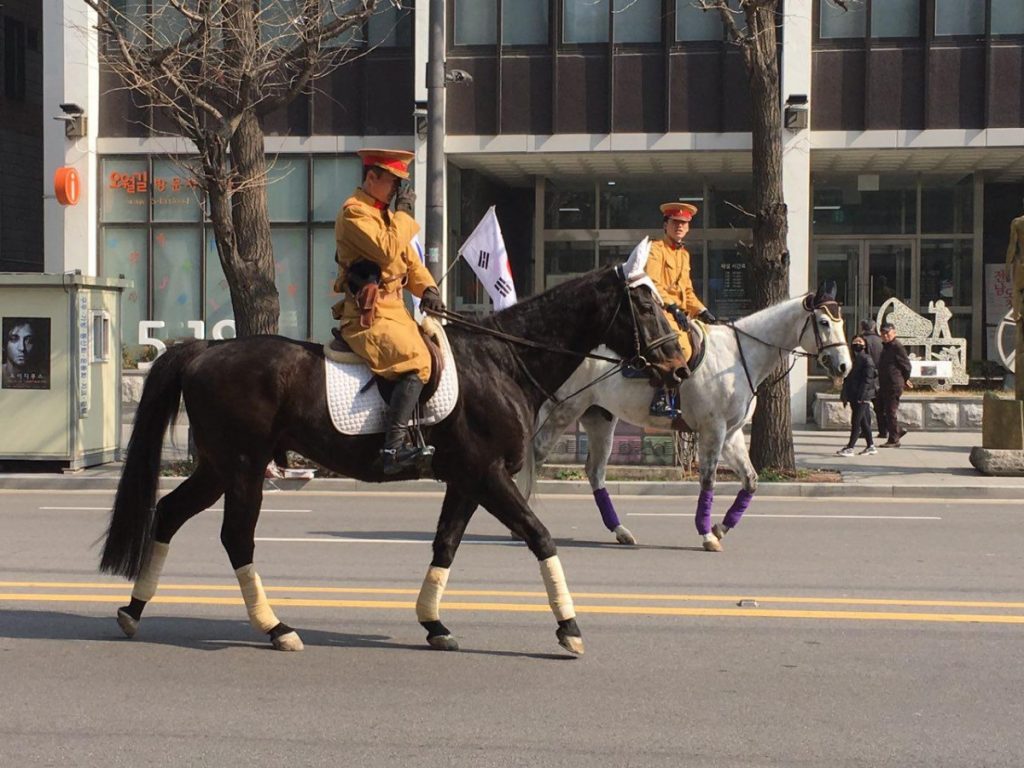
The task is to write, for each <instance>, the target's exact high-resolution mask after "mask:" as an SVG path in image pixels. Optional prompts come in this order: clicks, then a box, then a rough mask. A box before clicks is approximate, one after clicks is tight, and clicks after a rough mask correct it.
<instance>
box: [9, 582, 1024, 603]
mask: <svg viewBox="0 0 1024 768" xmlns="http://www.w3.org/2000/svg"><path fill="white" fill-rule="evenodd" d="M0 588H4V589H109V590H120V591H122V592H123V590H125V589H127V588H128V586H127V585H126V584H125V583H123V582H122V583H113V582H79V581H0ZM264 590H266V592H268V593H273V592H288V593H296V592H302V593H307V594H332V595H396V596H397V595H418V594H419V590H417V589H403V588H398V587H314V586H280V587H275V586H268V585H266V584H264ZM160 591H161V594H163V593H166V592H167V591H180V592H237V591H238V585H237V584H161V585H160ZM445 597H508V598H513V597H518V598H523V597H536V598H546V597H547V594H546V593H544V592H539V591H517V590H499V589H446V590H445ZM573 598H574V599H575V600H642V601H650V602H689V603H722V602H725V603H737V602H739V601H740V600H756V601H757V602H758V603H774V604H779V605H794V604H795V605H799V604H807V603H811V604H817V605H850V606H853V605H871V606H880V607H881V606H890V607H895V606H908V607H914V608H982V609H1011V610H1012V609H1024V602H1012V601H993V600H985V601H982V600H910V599H902V598H873V597H816V596H813V595H808V596H799V597H792V596H766V595H756V594H744V595H740V594H736V595H699V594H698V595H665V594H650V593H632V592H573ZM280 599H289V600H291V599H292V598H285V597H282V598H280Z"/></svg>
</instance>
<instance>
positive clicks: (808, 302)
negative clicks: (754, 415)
mask: <svg viewBox="0 0 1024 768" xmlns="http://www.w3.org/2000/svg"><path fill="white" fill-rule="evenodd" d="M829 305H835V307H836V311H833V309H832V307H831V306H829ZM838 307H839V305H838V304H837V303H836V302H834V301H827V302H823V303H822V304H820V305H815V304H813V303H812V299H811V297H810V296H808V297H807V298H806V299H804V309H806V310H807V312H808V313H809V314H808V316H807V319H806V320H804V324H803V326H802V327H801V328H800V336H799V337H798V338H803V335H804V333H806V331H807V325H808V324H811V329H812V330H813V331H814V343H815V345H816V346H817V347H818V351H817V352H816V353H813V354H812V353H811V352H805V351H804V350H802V349H796V348H795V347H794V348H792V349H790V348H789V347H782V346H779V345H778V344H773V343H772V342H770V341H765V340H764V339H760V338H758V337H757V336H755V335H754V334H752V333H748V332H747V331H744V330H743V329H742V328H738V327H737V326H736V323H735V322H730V323H722V325H724V326H726V327H727V328H731V329H732V332H733V335H734V336H735V337H736V348H737V349H738V350H739V353H740V362H741V363H742V364H743V373H745V374H746V376H747V384H749V385H750V391H751V393H753V394H755V395H756V394H757V387H755V386H754V380H753V378H752V377H751V375H750V368H749V366H747V358H746V355H744V354H743V344H742V343H741V342H740V334H742V335H743V336H746V337H747V338H748V339H752V340H753V341H756V342H758V343H759V344H763V345H764V346H766V347H772V348H774V349H777V350H779V363H780V365H781V364H782V354H783V353H784V352H785V353H787V354H789V355H791V356H792V357H793V362H792V363H790V364H789V368H787V369H786V370H785V371H783V372H782V373H781V374H780V375H778V376H776V377H775V378H774V379H772V380H771V381H770V382H768V386H769V387H772V386H774V385H775V384H778V383H779V382H780V381H782V380H783V379H784V378H785V377H787V376H789V373H790V371H792V370H793V368H794V367H795V366H796V363H797V360H799V359H800V358H805V359H814V358H816V357H818V355H820V354H821V353H822V352H824V351H825V350H826V349H831V348H832V347H842V346H844V345H843V344H841V343H839V342H834V343H832V344H822V343H821V331H820V330H819V329H818V324H817V323H811V320H812V319H813V318H814V311H815V310H816V309H824V310H825V311H826V312H828V315H829V317H831V318H832V319H833V320H838V319H840V318H839V317H838Z"/></svg>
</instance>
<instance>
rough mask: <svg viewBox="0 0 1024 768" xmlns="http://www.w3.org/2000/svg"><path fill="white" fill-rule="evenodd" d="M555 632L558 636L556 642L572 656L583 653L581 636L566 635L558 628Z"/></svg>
mask: <svg viewBox="0 0 1024 768" xmlns="http://www.w3.org/2000/svg"><path fill="white" fill-rule="evenodd" d="M555 634H556V635H557V636H558V644H559V645H560V646H562V647H563V648H565V650H567V651H568V652H569V653H571V654H573V655H574V656H582V655H583V638H582V637H578V636H576V635H567V634H565V633H564V632H562V630H561V629H558V630H557V631H556V632H555Z"/></svg>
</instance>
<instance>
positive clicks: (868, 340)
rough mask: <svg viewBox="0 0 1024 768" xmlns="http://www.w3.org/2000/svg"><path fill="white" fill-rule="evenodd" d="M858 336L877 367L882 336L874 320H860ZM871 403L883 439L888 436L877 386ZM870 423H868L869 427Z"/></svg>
mask: <svg viewBox="0 0 1024 768" xmlns="http://www.w3.org/2000/svg"><path fill="white" fill-rule="evenodd" d="M860 336H861V338H862V339H864V346H865V347H866V349H867V353H868V355H869V356H870V357H871V359H872V360H873V361H874V363H875V368H876V369H877V368H878V364H879V362H881V359H882V337H881V336H879V335H878V325H877V324H876V323H875V321H874V320H861V321H860ZM871 405H872V407H873V408H874V411H875V424H877V425H878V439H879V440H885V439H886V438H887V437H889V436H888V435H887V434H886V433H885V431H884V428H883V424H884V423H885V422H884V420H883V419H882V401H881V400H879V398H878V392H877V387H876V391H875V397H874V399H873V400H872V401H871ZM870 427H871V425H870V424H868V428H869V429H870Z"/></svg>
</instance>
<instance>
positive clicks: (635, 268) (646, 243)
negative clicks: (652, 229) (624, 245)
mask: <svg viewBox="0 0 1024 768" xmlns="http://www.w3.org/2000/svg"><path fill="white" fill-rule="evenodd" d="M650 255H651V238H649V237H645V238H644V239H643V240H641V241H640V242H639V243H637V244H636V247H635V248H634V249H633V252H632V253H631V254H629V258H628V259H626V263H625V264H624V265H623V267H622V272H623V274H625V276H626V279H627V280H630V279H632V278H634V277H639V276H640V275H642V274H644V269H645V268H646V267H647V258H648V257H649V256H650Z"/></svg>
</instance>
